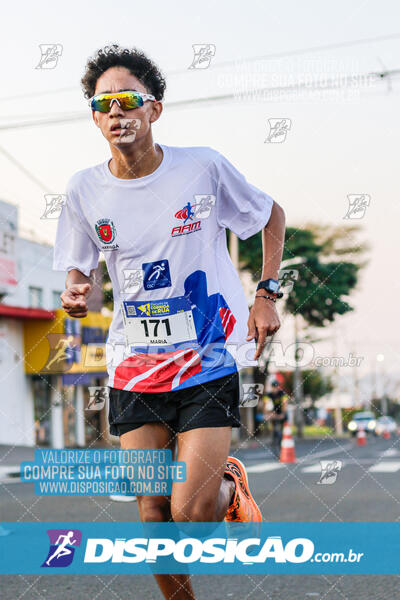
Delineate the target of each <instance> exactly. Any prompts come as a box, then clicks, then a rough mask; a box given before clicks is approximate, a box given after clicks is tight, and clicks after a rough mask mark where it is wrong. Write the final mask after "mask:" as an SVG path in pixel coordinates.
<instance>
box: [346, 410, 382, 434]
mask: <svg viewBox="0 0 400 600" xmlns="http://www.w3.org/2000/svg"><path fill="white" fill-rule="evenodd" d="M376 423H377V421H376V418H375V415H374V413H372V412H369V411H364V412H357V413H354V415H353V418H352V420H351V421H350V422H349V424H348V425H347V429H348V430H349V431H350V433H351V435H356V434H357V433H358V432H359V431H361V429H363V430H364V431H365V432H366V433H374V432H375V427H376Z"/></svg>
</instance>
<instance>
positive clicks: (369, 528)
mask: <svg viewBox="0 0 400 600" xmlns="http://www.w3.org/2000/svg"><path fill="white" fill-rule="evenodd" d="M399 556H400V523H387V522H385V523H342V522H340V523H225V522H223V523H136V522H135V523H133V522H119V523H116V522H113V523H110V522H105V523H99V522H96V523H89V522H83V523H63V522H61V523H20V522H18V523H14V522H7V523H2V524H1V526H0V573H1V574H12V573H16V574H42V575H46V574H58V573H60V574H62V573H63V574H66V573H82V574H87V575H90V574H107V573H119V574H125V573H126V574H129V573H130V574H132V573H149V574H150V573H174V574H178V573H193V574H195V573H208V574H229V573H236V574H238V573H246V574H252V573H253V574H257V573H259V574H263V573H265V574H266V573H277V574H296V573H297V574H310V575H311V574H327V575H328V574H331V573H332V574H358V575H360V574H398V573H399Z"/></svg>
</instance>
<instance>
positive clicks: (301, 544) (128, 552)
mask: <svg viewBox="0 0 400 600" xmlns="http://www.w3.org/2000/svg"><path fill="white" fill-rule="evenodd" d="M250 548H252V550H250ZM257 551H258V553H257ZM313 553H314V544H313V542H312V541H311V540H310V539H308V538H294V539H292V540H289V541H288V542H287V543H286V545H284V544H283V542H282V538H281V537H280V536H270V537H268V538H267V539H266V540H265V542H264V543H263V544H262V542H261V540H260V538H246V539H244V540H242V541H238V540H237V539H224V538H209V539H207V540H205V541H204V542H203V541H201V540H199V539H197V538H185V539H181V540H179V541H175V540H173V539H171V538H131V539H126V538H117V539H115V540H111V539H108V538H89V539H88V540H87V544H86V551H85V558H84V562H85V563H105V562H108V561H112V562H113V563H140V562H146V563H155V562H156V561H157V559H158V558H162V557H168V556H169V557H171V558H172V557H173V559H174V560H175V561H176V562H178V563H186V564H187V563H195V562H200V563H214V564H215V563H233V562H235V561H239V562H242V563H245V564H254V563H265V562H266V560H267V559H272V560H274V561H275V562H276V563H286V562H289V563H304V562H307V561H308V560H310V558H311V557H312V555H313Z"/></svg>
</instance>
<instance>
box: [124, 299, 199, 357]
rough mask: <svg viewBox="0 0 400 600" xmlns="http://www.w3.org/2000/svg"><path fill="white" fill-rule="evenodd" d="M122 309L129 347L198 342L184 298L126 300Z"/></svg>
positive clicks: (189, 309) (188, 307) (188, 306)
mask: <svg viewBox="0 0 400 600" xmlns="http://www.w3.org/2000/svg"><path fill="white" fill-rule="evenodd" d="M121 308H122V314H123V318H124V326H125V335H126V341H127V344H128V345H129V346H171V345H173V344H179V343H181V342H195V343H197V334H196V328H195V326H194V320H193V313H192V308H191V303H190V301H189V299H188V298H187V297H186V296H178V297H176V298H167V299H165V300H145V301H140V300H132V301H125V302H123V304H122V307H121Z"/></svg>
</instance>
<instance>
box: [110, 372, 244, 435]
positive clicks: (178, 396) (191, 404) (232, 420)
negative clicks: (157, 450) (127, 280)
mask: <svg viewBox="0 0 400 600" xmlns="http://www.w3.org/2000/svg"><path fill="white" fill-rule="evenodd" d="M239 397H240V390H239V373H238V372H237V371H236V372H235V373H232V374H230V375H226V376H225V377H220V378H219V379H214V380H212V381H208V382H207V383H204V384H200V385H194V386H191V387H188V388H186V389H183V390H172V391H171V392H157V393H149V392H146V393H143V392H129V391H126V390H117V389H116V388H110V405H109V414H108V419H109V423H110V433H111V434H112V435H118V436H119V435H122V434H124V433H126V432H128V431H131V430H132V429H137V428H138V427H141V426H142V425H145V424H146V423H165V424H167V425H168V427H170V428H171V432H172V433H183V432H184V431H189V430H190V429H198V428H199V427H228V426H232V427H240V413H239Z"/></svg>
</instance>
